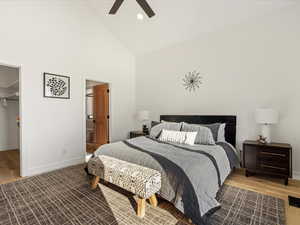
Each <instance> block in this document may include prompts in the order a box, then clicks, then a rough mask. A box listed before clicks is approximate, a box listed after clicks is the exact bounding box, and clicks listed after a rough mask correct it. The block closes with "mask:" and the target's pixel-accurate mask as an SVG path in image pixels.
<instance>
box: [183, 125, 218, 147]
mask: <svg viewBox="0 0 300 225" xmlns="http://www.w3.org/2000/svg"><path fill="white" fill-rule="evenodd" d="M181 130H182V131H185V132H197V137H196V140H195V144H203V145H215V144H216V143H215V140H214V137H213V134H212V132H211V130H210V129H209V128H207V127H204V126H201V125H195V124H188V123H183V125H182V128H181Z"/></svg>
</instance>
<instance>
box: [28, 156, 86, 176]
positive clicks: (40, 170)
mask: <svg viewBox="0 0 300 225" xmlns="http://www.w3.org/2000/svg"><path fill="white" fill-rule="evenodd" d="M84 162H85V157H77V158H73V159H69V160H64V161H61V162H57V163H52V164H48V165H45V166H38V167H33V168H29V169H28V174H25V176H34V175H38V174H41V173H46V172H50V171H53V170H57V169H62V168H65V167H68V166H73V165H77V164H81V163H84Z"/></svg>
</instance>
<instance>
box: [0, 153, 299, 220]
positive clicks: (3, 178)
mask: <svg viewBox="0 0 300 225" xmlns="http://www.w3.org/2000/svg"><path fill="white" fill-rule="evenodd" d="M19 170H20V169H19V151H17V150H15V151H4V152H0V184H1V183H8V182H12V181H15V180H18V179H20V175H19ZM225 183H226V184H228V185H232V186H236V187H239V188H243V189H247V190H251V191H255V192H259V193H262V194H266V195H271V196H274V197H277V198H281V199H283V200H285V207H286V218H287V225H298V224H300V222H299V221H300V209H298V208H294V207H290V206H289V203H288V196H289V195H292V196H295V197H299V198H300V181H296V180H290V182H289V185H288V186H285V185H284V184H283V181H282V180H281V179H271V178H266V177H261V176H251V177H248V178H247V177H245V175H244V171H243V170H237V171H235V172H234V173H233V174H232V175H231V176H230V177H229V178H228V179H227V180H226V182H225ZM159 207H161V208H164V209H166V210H168V211H170V212H171V213H172V214H173V215H175V216H176V217H177V218H180V219H183V217H182V215H181V213H180V212H178V211H177V210H176V209H175V208H174V207H173V206H172V205H171V204H169V203H167V202H165V201H160V202H159ZM184 220H185V221H187V220H186V219H184Z"/></svg>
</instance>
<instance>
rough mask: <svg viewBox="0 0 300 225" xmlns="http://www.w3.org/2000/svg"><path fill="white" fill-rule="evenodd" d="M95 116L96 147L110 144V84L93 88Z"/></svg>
mask: <svg viewBox="0 0 300 225" xmlns="http://www.w3.org/2000/svg"><path fill="white" fill-rule="evenodd" d="M93 95H94V102H93V106H94V107H93V114H94V119H95V133H96V135H95V136H96V138H95V139H96V147H97V148H98V147H99V146H101V145H103V144H107V143H109V89H108V84H101V85H97V86H94V87H93Z"/></svg>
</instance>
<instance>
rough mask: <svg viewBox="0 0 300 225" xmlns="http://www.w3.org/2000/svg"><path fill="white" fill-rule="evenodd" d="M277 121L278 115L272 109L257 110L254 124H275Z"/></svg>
mask: <svg viewBox="0 0 300 225" xmlns="http://www.w3.org/2000/svg"><path fill="white" fill-rule="evenodd" d="M278 120H279V114H278V112H277V111H276V110H273V109H257V110H256V122H257V123H259V124H276V123H278Z"/></svg>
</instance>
